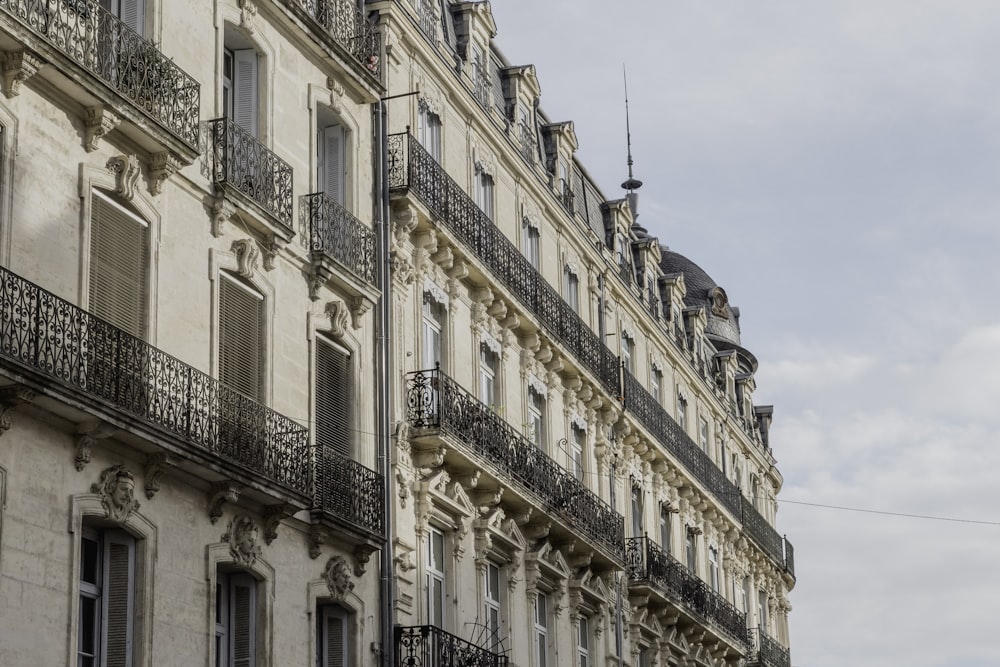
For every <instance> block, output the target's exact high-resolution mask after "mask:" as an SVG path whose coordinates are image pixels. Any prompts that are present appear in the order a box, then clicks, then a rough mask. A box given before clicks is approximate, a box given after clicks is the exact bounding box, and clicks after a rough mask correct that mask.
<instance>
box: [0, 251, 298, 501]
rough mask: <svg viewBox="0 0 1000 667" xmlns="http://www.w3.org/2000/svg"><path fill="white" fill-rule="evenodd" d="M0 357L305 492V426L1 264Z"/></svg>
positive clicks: (273, 481) (204, 450)
mask: <svg viewBox="0 0 1000 667" xmlns="http://www.w3.org/2000/svg"><path fill="white" fill-rule="evenodd" d="M0 357H2V358H3V359H5V360H7V361H9V362H14V363H15V364H16V365H17V366H18V367H20V368H22V369H25V372H27V373H34V374H36V375H38V376H41V377H42V378H44V379H46V380H48V381H52V382H55V383H57V384H59V385H62V386H64V387H66V388H67V389H71V390H76V391H78V392H82V393H83V394H85V395H87V396H89V397H90V398H91V399H97V400H98V401H99V402H100V403H104V404H106V405H107V406H109V408H110V409H112V410H114V411H116V412H121V413H125V414H127V415H129V416H130V417H131V418H133V419H136V420H139V421H140V422H143V423H145V424H147V425H149V426H152V427H154V428H155V429H157V430H159V431H161V432H163V433H164V434H167V435H172V436H174V437H177V438H180V439H182V440H183V441H184V442H186V443H187V444H189V445H192V446H193V447H194V450H195V452H196V453H200V454H203V455H208V456H210V457H215V458H219V459H222V460H224V461H226V462H227V463H228V464H231V465H233V466H236V467H237V468H242V469H243V470H245V471H246V472H248V473H250V474H251V475H258V476H261V477H263V478H264V479H265V480H266V482H267V483H268V484H276V485H278V486H280V487H282V488H285V489H287V490H289V491H292V492H294V493H296V494H299V495H301V496H304V497H307V496H308V494H309V493H310V492H311V487H312V474H311V472H312V471H311V460H312V456H311V452H310V448H309V433H308V431H307V430H306V429H305V428H303V427H302V426H300V425H299V424H297V423H296V422H294V421H292V420H291V419H289V418H288V417H285V416H284V415H281V414H279V413H277V412H275V411H274V410H271V409H270V408H267V407H265V406H263V405H260V404H259V403H256V402H254V401H253V400H251V399H249V398H247V397H246V396H244V395H243V394H240V393H239V392H237V391H234V390H232V389H230V388H228V387H226V386H225V385H223V384H221V383H220V382H219V381H218V380H215V379H213V378H211V377H209V376H208V375H205V374H204V373H202V372H200V371H198V370H196V369H194V368H192V367H191V366H188V365H187V364H185V363H183V362H181V361H179V360H178V359H175V358H174V357H172V356H170V355H169V354H167V353H165V352H163V351H162V350H159V349H157V348H155V347H153V346H151V345H149V344H147V343H145V342H144V341H142V340H140V339H138V338H136V337H134V336H132V335H130V334H128V333H126V332H124V331H122V330H121V329H118V328H117V327H114V326H112V325H111V324H109V323H107V322H105V321H104V320H102V319H99V318H97V317H95V316H93V315H91V314H89V313H87V312H86V311H84V310H82V309H80V308H78V307H76V306H74V305H73V304H71V303H68V302H67V301H64V300H62V299H60V298H59V297H57V296H55V295H54V294H52V293H51V292H48V291H46V290H44V289H42V288H41V287H39V286H37V285H35V284H34V283H31V282H29V281H27V280H25V279H24V278H21V277H20V276H18V275H16V274H14V273H11V272H10V271H8V270H6V269H3V268H0Z"/></svg>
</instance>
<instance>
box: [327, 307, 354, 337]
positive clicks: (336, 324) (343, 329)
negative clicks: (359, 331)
mask: <svg viewBox="0 0 1000 667" xmlns="http://www.w3.org/2000/svg"><path fill="white" fill-rule="evenodd" d="M324 312H325V313H326V316H327V317H329V318H330V335H331V336H333V338H335V339H336V340H340V339H342V338H343V337H344V334H346V333H347V320H348V318H349V317H350V316H349V314H348V312H347V306H346V305H345V304H344V302H343V301H340V300H339V299H334V300H333V301H328V302H327V304H326V308H325V309H324Z"/></svg>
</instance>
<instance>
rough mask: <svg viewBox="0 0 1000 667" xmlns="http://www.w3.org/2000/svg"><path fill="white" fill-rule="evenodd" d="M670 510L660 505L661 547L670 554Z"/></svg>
mask: <svg viewBox="0 0 1000 667" xmlns="http://www.w3.org/2000/svg"><path fill="white" fill-rule="evenodd" d="M670 524H671V522H670V508H669V507H667V506H666V505H664V504H662V503H661V504H660V546H661V547H662V548H663V550H664V551H666V552H667V553H670Z"/></svg>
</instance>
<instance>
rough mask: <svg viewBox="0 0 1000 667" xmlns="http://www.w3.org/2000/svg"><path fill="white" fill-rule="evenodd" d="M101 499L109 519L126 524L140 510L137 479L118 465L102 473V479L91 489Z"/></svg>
mask: <svg viewBox="0 0 1000 667" xmlns="http://www.w3.org/2000/svg"><path fill="white" fill-rule="evenodd" d="M90 492H91V493H96V494H97V495H98V496H99V497H100V499H101V505H102V506H103V507H104V511H105V512H106V513H107V517H108V518H109V519H111V520H112V521H115V522H117V523H125V521H126V520H128V517H129V515H130V514H132V512H134V511H136V510H137V509H139V501H138V500H136V499H135V477H134V476H133V475H132V473H131V472H129V471H128V470H127V469H126V468H125V466H123V465H122V464H120V463H117V464H115V465H113V466H111V467H110V468H105V469H104V470H103V471H101V478H100V479H99V480H98V481H97V483H96V484H92V485H91V487H90Z"/></svg>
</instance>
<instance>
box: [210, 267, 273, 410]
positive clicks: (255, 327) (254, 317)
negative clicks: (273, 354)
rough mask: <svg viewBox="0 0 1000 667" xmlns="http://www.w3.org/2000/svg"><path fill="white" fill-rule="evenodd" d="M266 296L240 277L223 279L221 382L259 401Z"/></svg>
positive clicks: (221, 287) (220, 304)
mask: <svg viewBox="0 0 1000 667" xmlns="http://www.w3.org/2000/svg"><path fill="white" fill-rule="evenodd" d="M264 354H265V353H264V296H263V295H262V294H260V293H259V292H257V291H256V290H254V289H253V288H252V287H249V286H248V285H245V284H244V283H242V282H240V281H239V280H237V279H236V278H234V277H232V276H229V275H226V274H222V275H221V276H220V281H219V381H220V382H222V383H223V384H224V385H226V386H227V387H229V388H230V389H234V390H236V391H238V392H240V393H242V394H245V395H246V396H249V397H250V398H252V399H253V400H255V401H259V400H261V397H262V395H263V393H264V392H263V382H262V379H263V374H264Z"/></svg>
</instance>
